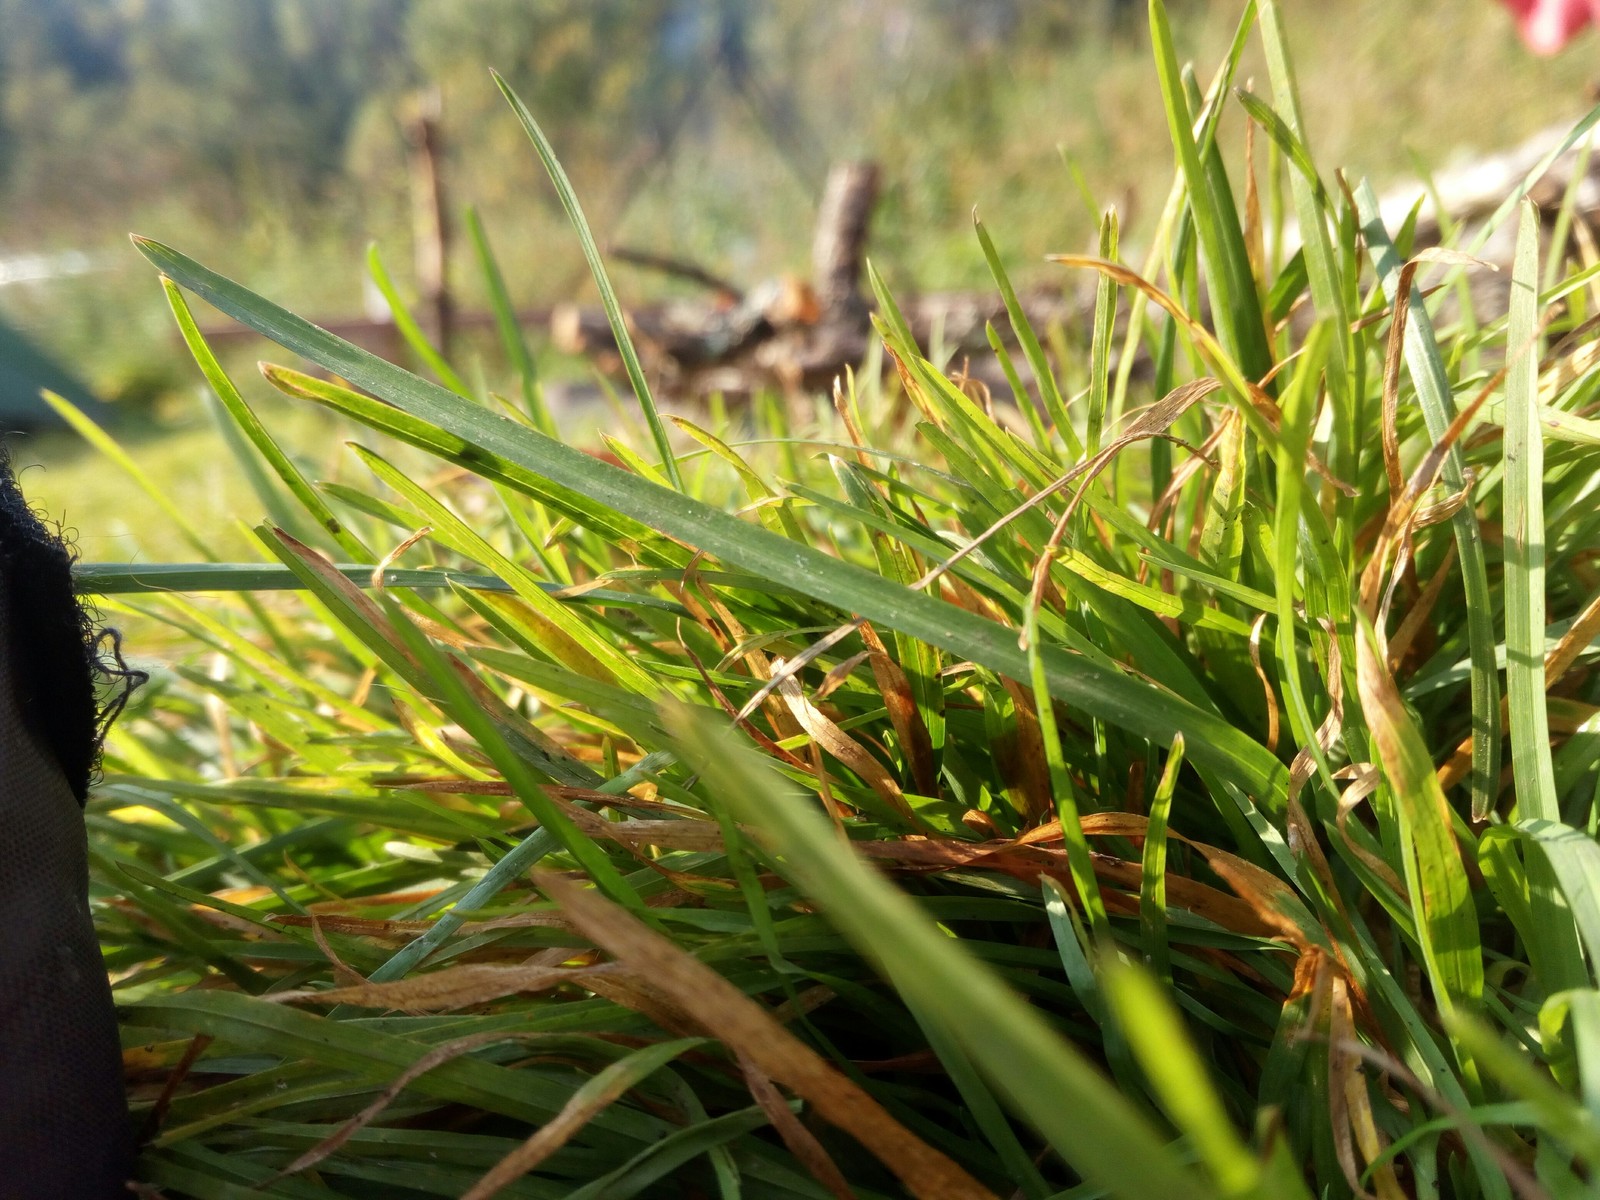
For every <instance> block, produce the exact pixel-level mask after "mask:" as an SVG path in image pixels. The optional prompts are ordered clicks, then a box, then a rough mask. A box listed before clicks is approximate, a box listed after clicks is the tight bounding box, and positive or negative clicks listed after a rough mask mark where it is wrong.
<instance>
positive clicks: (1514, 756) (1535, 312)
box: [1501, 200, 1561, 821]
mask: <svg viewBox="0 0 1600 1200" xmlns="http://www.w3.org/2000/svg"><path fill="white" fill-rule="evenodd" d="M1538 267H1539V215H1538V209H1536V208H1535V207H1534V206H1533V203H1532V202H1531V201H1526V200H1525V201H1523V204H1522V218H1521V221H1520V222H1519V225H1518V230H1517V252H1516V261H1515V265H1514V266H1513V267H1512V271H1511V312H1510V316H1509V319H1508V322H1507V328H1506V357H1507V359H1508V360H1510V362H1511V366H1510V370H1509V372H1508V374H1507V375H1506V410H1505V484H1504V495H1505V501H1504V510H1503V511H1504V517H1503V518H1502V522H1501V524H1502V527H1503V529H1504V531H1505V557H1506V565H1505V572H1506V700H1507V704H1508V707H1509V712H1510V723H1511V770H1512V777H1513V779H1514V780H1515V781H1516V789H1517V814H1518V816H1520V817H1524V818H1527V817H1538V818H1542V819H1544V820H1547V821H1556V820H1560V818H1561V809H1560V806H1559V804H1558V801H1557V796H1556V788H1555V775H1554V772H1553V770H1552V768H1551V765H1550V728H1549V718H1548V714H1547V711H1546V708H1545V684H1544V655H1545V644H1544V642H1545V595H1544V589H1545V582H1544V558H1545V548H1544V474H1545V473H1544V435H1543V432H1542V431H1541V429H1540V426H1539V347H1538V337H1539V324H1538V322H1539V279H1538V274H1537V272H1538Z"/></svg>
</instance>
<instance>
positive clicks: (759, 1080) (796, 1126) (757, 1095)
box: [738, 1054, 855, 1200]
mask: <svg viewBox="0 0 1600 1200" xmlns="http://www.w3.org/2000/svg"><path fill="white" fill-rule="evenodd" d="M738 1058H739V1069H740V1070H741V1071H742V1072H743V1073H744V1082H745V1086H746V1087H747V1088H749V1089H750V1096H751V1098H752V1099H754V1100H755V1102H756V1103H757V1104H759V1105H760V1106H761V1111H762V1112H764V1113H766V1114H767V1120H769V1121H771V1122H772V1127H773V1128H774V1129H775V1130H777V1131H778V1136H779V1137H780V1138H782V1139H783V1144H784V1145H785V1146H787V1147H788V1148H789V1153H790V1154H792V1155H794V1156H795V1158H796V1159H797V1160H798V1161H799V1162H800V1163H801V1164H802V1165H803V1166H804V1167H805V1169H806V1170H808V1171H810V1172H811V1176H812V1178H814V1179H815V1180H816V1181H817V1182H818V1183H820V1184H821V1185H822V1186H823V1187H825V1188H827V1189H828V1191H829V1192H831V1193H832V1194H833V1195H834V1196H835V1197H836V1200H854V1197H855V1193H854V1192H852V1191H851V1190H850V1184H849V1182H848V1181H847V1180H846V1179H845V1177H844V1173H843V1172H842V1171H840V1170H839V1166H838V1164H837V1163H835V1162H834V1161H833V1158H832V1157H831V1156H830V1155H829V1154H828V1152H827V1150H825V1149H824V1148H823V1145H822V1143H821V1142H819V1141H817V1137H816V1134H814V1133H812V1132H811V1131H810V1130H809V1129H807V1128H806V1127H805V1125H803V1124H802V1123H801V1121H800V1118H799V1117H797V1116H795V1114H794V1110H793V1109H792V1108H790V1107H789V1103H788V1101H786V1100H785V1099H784V1098H783V1093H782V1092H780V1091H779V1090H778V1089H777V1087H776V1086H775V1085H774V1084H773V1082H772V1080H771V1079H769V1078H768V1077H767V1074H766V1072H764V1071H763V1070H762V1069H761V1068H760V1067H758V1066H756V1064H755V1063H753V1062H751V1061H750V1057H749V1056H748V1055H745V1054H741V1055H739V1056H738Z"/></svg>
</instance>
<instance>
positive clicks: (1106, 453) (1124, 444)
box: [946, 378, 1222, 608]
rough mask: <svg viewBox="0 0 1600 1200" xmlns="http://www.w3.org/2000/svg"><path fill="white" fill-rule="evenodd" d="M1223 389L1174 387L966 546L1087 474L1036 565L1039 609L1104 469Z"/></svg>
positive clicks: (1208, 384) (1031, 599) (1203, 383)
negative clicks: (1060, 551) (1058, 556)
mask: <svg viewBox="0 0 1600 1200" xmlns="http://www.w3.org/2000/svg"><path fill="white" fill-rule="evenodd" d="M1221 388H1222V383H1221V381H1219V380H1216V379H1210V378H1206V379H1194V380H1191V381H1190V382H1188V383H1185V384H1182V385H1180V386H1179V387H1176V388H1173V389H1172V391H1170V392H1168V393H1167V394H1166V395H1165V396H1163V397H1162V398H1161V399H1160V400H1158V401H1157V402H1156V403H1154V404H1152V405H1150V406H1149V407H1148V408H1146V409H1144V410H1143V411H1142V412H1140V413H1139V415H1138V416H1137V417H1135V418H1134V419H1133V420H1132V421H1130V422H1129V423H1128V428H1127V429H1126V430H1124V431H1123V432H1122V433H1121V434H1120V435H1118V436H1117V437H1116V438H1115V439H1114V440H1112V441H1111V442H1109V443H1108V444H1107V445H1106V447H1105V449H1103V450H1101V451H1100V453H1098V454H1096V455H1095V456H1094V457H1093V458H1091V459H1088V460H1086V461H1085V462H1082V463H1080V464H1078V466H1076V467H1074V468H1073V469H1072V470H1071V471H1068V472H1067V473H1066V474H1065V475H1063V476H1062V477H1061V478H1060V479H1058V480H1056V482H1055V483H1052V484H1051V485H1050V486H1049V487H1047V488H1045V489H1044V490H1043V491H1041V492H1038V493H1036V494H1035V495H1034V496H1032V497H1030V498H1029V499H1028V501H1027V503H1026V504H1025V505H1023V506H1021V507H1020V508H1018V509H1014V510H1012V513H1010V514H1007V516H1006V517H1004V518H1002V519H1001V521H1000V522H997V523H996V524H995V525H993V526H990V528H989V529H987V530H985V531H984V532H983V533H982V534H981V535H980V536H979V537H978V539H977V541H976V542H973V543H972V544H970V545H968V546H966V547H964V548H963V549H964V550H968V551H970V550H972V549H975V548H976V546H977V545H978V544H979V543H981V542H982V541H983V540H984V538H987V537H988V536H989V535H990V534H991V533H994V532H995V531H996V530H997V529H998V528H999V527H1000V525H1001V524H1002V523H1004V522H1005V521H1009V520H1012V519H1014V518H1015V517H1016V516H1020V515H1021V513H1022V511H1023V510H1024V509H1026V508H1031V507H1032V506H1033V505H1034V504H1036V503H1038V502H1039V501H1041V500H1043V499H1044V498H1045V497H1047V496H1049V495H1051V494H1053V493H1054V492H1056V491H1059V490H1060V489H1061V488H1063V487H1065V486H1066V485H1067V484H1068V483H1069V482H1071V481H1072V480H1073V479H1075V478H1076V477H1077V476H1078V475H1080V474H1081V475H1084V476H1085V479H1084V481H1083V483H1082V484H1081V485H1080V486H1079V488H1078V490H1077V491H1076V492H1074V493H1073V496H1072V499H1071V500H1070V501H1069V502H1068V504H1067V507H1066V508H1065V509H1063V510H1062V513H1061V515H1060V516H1059V517H1057V518H1056V523H1055V527H1054V528H1053V529H1052V530H1051V531H1050V540H1049V541H1048V542H1047V543H1045V548H1044V551H1043V553H1041V554H1040V555H1039V559H1038V562H1037V563H1036V564H1035V565H1034V568H1033V587H1032V589H1031V591H1030V592H1029V596H1028V603H1029V604H1030V605H1031V606H1033V607H1034V608H1038V607H1039V605H1041V604H1042V603H1043V602H1044V594H1045V587H1046V585H1047V584H1048V582H1049V579H1050V563H1051V560H1052V559H1053V558H1054V556H1055V551H1056V547H1058V546H1060V545H1061V541H1062V539H1063V538H1065V537H1066V534H1067V526H1068V525H1069V524H1070V523H1071V521H1072V514H1073V513H1075V512H1077V510H1078V505H1079V504H1080V503H1082V501H1083V498H1084V497H1085V496H1086V495H1088V493H1089V485H1090V484H1092V483H1093V482H1094V481H1095V479H1096V477H1097V476H1099V474H1100V472H1101V471H1103V470H1105V469H1106V467H1108V466H1110V465H1111V461H1112V459H1114V458H1116V456H1117V455H1118V454H1121V453H1122V451H1124V450H1126V449H1127V448H1128V447H1129V446H1131V445H1133V444H1134V443H1135V442H1140V441H1144V440H1145V439H1147V438H1154V437H1161V436H1162V435H1163V434H1165V433H1166V432H1167V430H1168V429H1170V428H1172V425H1173V423H1174V422H1175V421H1177V419H1178V418H1179V417H1181V416H1183V414H1184V413H1186V412H1188V411H1189V409H1190V408H1192V407H1193V406H1194V405H1195V404H1197V403H1198V402H1199V401H1201V400H1203V399H1205V398H1206V397H1207V396H1209V395H1211V393H1212V392H1216V391H1220V390H1221ZM946 561H947V562H952V561H954V559H947V560H946Z"/></svg>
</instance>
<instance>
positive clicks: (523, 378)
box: [467, 206, 556, 437]
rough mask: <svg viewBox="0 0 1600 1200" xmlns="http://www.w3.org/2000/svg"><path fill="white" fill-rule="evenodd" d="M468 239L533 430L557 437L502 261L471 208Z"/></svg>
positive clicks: (476, 213) (473, 209)
mask: <svg viewBox="0 0 1600 1200" xmlns="http://www.w3.org/2000/svg"><path fill="white" fill-rule="evenodd" d="M467 236H468V237H469V238H471V239H472V249H473V252H474V253H475V254H476V255H477V258H478V269H479V270H480V271H482V272H483V282H484V286H485V288H486V289H487V290H488V293H489V311H490V312H492V313H494V324H495V329H496V330H497V331H498V332H499V334H500V345H501V347H502V348H503V349H504V350H505V354H506V358H507V359H509V360H510V362H511V366H512V368H513V369H514V370H515V371H516V373H517V380H518V382H519V384H520V385H521V387H522V403H523V405H524V406H525V407H526V408H527V410H528V415H529V416H531V417H532V418H533V427H534V428H535V429H537V430H538V431H539V432H540V433H545V434H549V435H550V436H551V437H555V436H556V427H555V422H554V421H553V420H552V419H551V417H550V410H549V409H548V408H546V407H545V403H544V394H543V392H542V391H541V389H540V387H539V371H538V368H537V367H536V366H535V365H534V359H533V355H532V354H531V353H530V352H529V350H528V342H527V339H526V338H524V337H523V336H522V323H521V322H520V321H519V320H518V319H517V310H516V307H515V306H514V305H513V304H512V303H511V293H510V292H509V291H508V290H507V289H506V279H505V275H504V274H502V273H501V270H500V263H499V260H497V259H496V258H495V256H494V251H493V250H492V249H491V248H490V246H489V235H488V232H487V231H486V230H485V229H484V227H483V221H482V220H481V219H480V218H479V217H478V210H477V209H476V208H473V207H470V206H469V207H468V209H467Z"/></svg>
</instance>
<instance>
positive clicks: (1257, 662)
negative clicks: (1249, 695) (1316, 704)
mask: <svg viewBox="0 0 1600 1200" xmlns="http://www.w3.org/2000/svg"><path fill="white" fill-rule="evenodd" d="M1267 615H1268V614H1266V613H1260V614H1258V615H1257V616H1256V619H1255V620H1254V621H1253V622H1252V623H1251V625H1250V663H1251V665H1252V666H1254V667H1255V669H1256V678H1257V679H1259V680H1260V681H1261V692H1262V695H1263V696H1264V697H1265V698H1266V703H1267V749H1268V750H1271V751H1272V752H1273V753H1274V754H1276V753H1277V752H1278V693H1277V692H1276V691H1274V690H1273V687H1272V680H1270V679H1268V678H1267V669H1266V668H1265V667H1263V666H1262V665H1261V628H1262V626H1264V625H1265V624H1266V623H1267Z"/></svg>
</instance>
